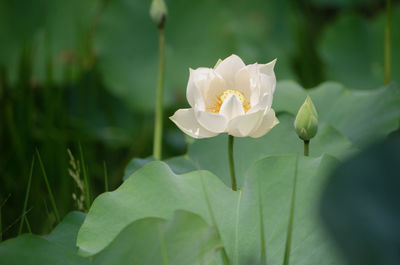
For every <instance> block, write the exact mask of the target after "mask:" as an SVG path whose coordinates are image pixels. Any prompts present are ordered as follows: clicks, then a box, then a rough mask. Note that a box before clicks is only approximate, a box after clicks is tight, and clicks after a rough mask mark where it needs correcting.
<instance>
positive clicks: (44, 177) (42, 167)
mask: <svg viewBox="0 0 400 265" xmlns="http://www.w3.org/2000/svg"><path fill="white" fill-rule="evenodd" d="M36 155H37V157H38V160H39V165H40V168H41V170H42V173H43V174H42V175H43V179H44V182H45V184H46V188H47V191H48V193H49V197H50V203H51V207H52V208H53V211H54V214H55V216H56V220H57V223H60V215H59V214H58V210H57V205H56V201H55V199H54V196H53V192H52V191H51V188H50V184H49V180H48V179H47V174H46V170H45V169H44V165H43V161H42V158H41V157H40V153H39V150H37V149H36Z"/></svg>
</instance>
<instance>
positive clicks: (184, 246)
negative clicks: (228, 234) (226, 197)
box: [93, 211, 221, 265]
mask: <svg viewBox="0 0 400 265" xmlns="http://www.w3.org/2000/svg"><path fill="white" fill-rule="evenodd" d="M220 245H221V243H220V240H219V238H218V234H217V232H216V230H215V229H214V228H212V227H210V226H208V225H207V223H206V222H204V221H203V220H202V219H201V218H200V217H199V216H197V215H195V214H192V213H189V212H184V211H178V212H175V214H174V216H173V218H172V219H171V220H169V221H165V220H163V219H159V218H145V219H140V220H137V221H135V222H133V223H132V224H130V225H129V226H127V227H126V228H125V229H123V230H122V231H121V233H120V234H119V235H118V236H117V237H116V238H115V240H114V241H113V242H112V243H111V244H110V245H109V246H108V247H107V248H105V249H104V250H103V251H102V252H100V253H99V254H98V255H96V256H95V257H94V259H93V263H94V264H96V265H101V264H104V265H131V264H132V265H134V264H137V265H154V264H174V265H187V264H193V265H196V264H204V265H212V264H216V259H215V255H216V252H217V249H218V247H220Z"/></svg>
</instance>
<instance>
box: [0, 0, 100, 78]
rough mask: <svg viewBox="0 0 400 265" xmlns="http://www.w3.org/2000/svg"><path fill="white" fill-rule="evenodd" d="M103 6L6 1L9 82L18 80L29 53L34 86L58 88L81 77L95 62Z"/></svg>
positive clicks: (1, 7) (2, 29)
mask: <svg viewBox="0 0 400 265" xmlns="http://www.w3.org/2000/svg"><path fill="white" fill-rule="evenodd" d="M99 3H100V1H97V0H88V1H79V0H70V1H63V0H38V1H25V0H15V1H1V3H0V39H1V40H2V41H1V45H2V46H1V48H0V66H2V67H5V69H6V73H7V74H8V75H7V76H8V80H9V81H10V82H11V84H14V83H15V82H16V81H17V78H18V69H17V68H18V64H19V61H20V59H21V56H22V54H23V53H25V56H27V57H28V58H29V60H27V61H26V62H25V63H27V64H29V65H25V66H24V67H31V70H32V72H31V73H30V74H31V76H29V78H31V79H32V80H31V81H32V82H33V83H34V84H37V83H39V84H43V83H45V82H48V81H51V82H56V83H58V84H60V83H63V82H65V81H70V80H72V78H76V76H77V73H79V72H80V71H82V68H84V67H88V66H89V64H90V63H91V62H89V61H90V60H91V59H92V57H91V56H92V54H91V50H90V45H91V39H90V38H91V34H92V33H93V32H91V30H93V27H94V24H95V19H96V17H95V15H96V12H97V8H98V7H99Z"/></svg>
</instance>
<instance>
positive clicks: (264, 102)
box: [247, 93, 273, 114]
mask: <svg viewBox="0 0 400 265" xmlns="http://www.w3.org/2000/svg"><path fill="white" fill-rule="evenodd" d="M272 98H273V96H272V93H269V94H265V95H264V96H263V97H262V98H261V100H260V101H259V102H258V103H257V104H256V105H255V106H253V107H251V108H250V109H249V111H248V112H247V113H248V114H250V113H253V112H258V111H260V110H263V111H264V113H266V112H267V111H269V109H270V108H271V106H272Z"/></svg>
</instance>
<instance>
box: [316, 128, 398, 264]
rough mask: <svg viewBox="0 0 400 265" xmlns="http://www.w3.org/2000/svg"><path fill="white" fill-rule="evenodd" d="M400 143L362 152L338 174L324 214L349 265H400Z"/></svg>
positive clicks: (329, 190)
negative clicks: (399, 206)
mask: <svg viewBox="0 0 400 265" xmlns="http://www.w3.org/2000/svg"><path fill="white" fill-rule="evenodd" d="M399 157H400V138H399V136H398V135H397V136H393V137H392V138H390V139H386V140H385V141H382V142H379V143H377V144H375V145H374V146H372V147H370V148H368V149H367V150H365V151H364V152H361V153H360V154H358V155H357V156H355V157H353V158H352V159H351V160H349V161H347V162H346V163H343V164H342V165H341V166H340V167H339V168H338V169H337V170H335V171H334V172H332V174H331V176H330V177H329V181H328V183H327V187H326V188H325V190H324V193H323V197H322V203H321V206H322V207H321V209H322V215H323V219H324V221H325V223H326V226H327V228H328V230H329V231H330V233H331V235H332V236H333V238H334V239H335V240H336V241H337V242H338V243H339V246H340V248H341V251H342V252H343V254H344V256H345V257H346V259H347V261H348V264H355V265H357V264H371V265H378V264H385V265H386V264H387V265H389V264H398V263H399V262H400V256H399V252H398V251H397V249H398V247H399V246H400V230H399V226H398V224H399V222H400V215H399V211H398V202H399V201H400V196H399V194H400V193H399V192H398V187H399V186H400V178H399V172H400V167H399Z"/></svg>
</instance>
